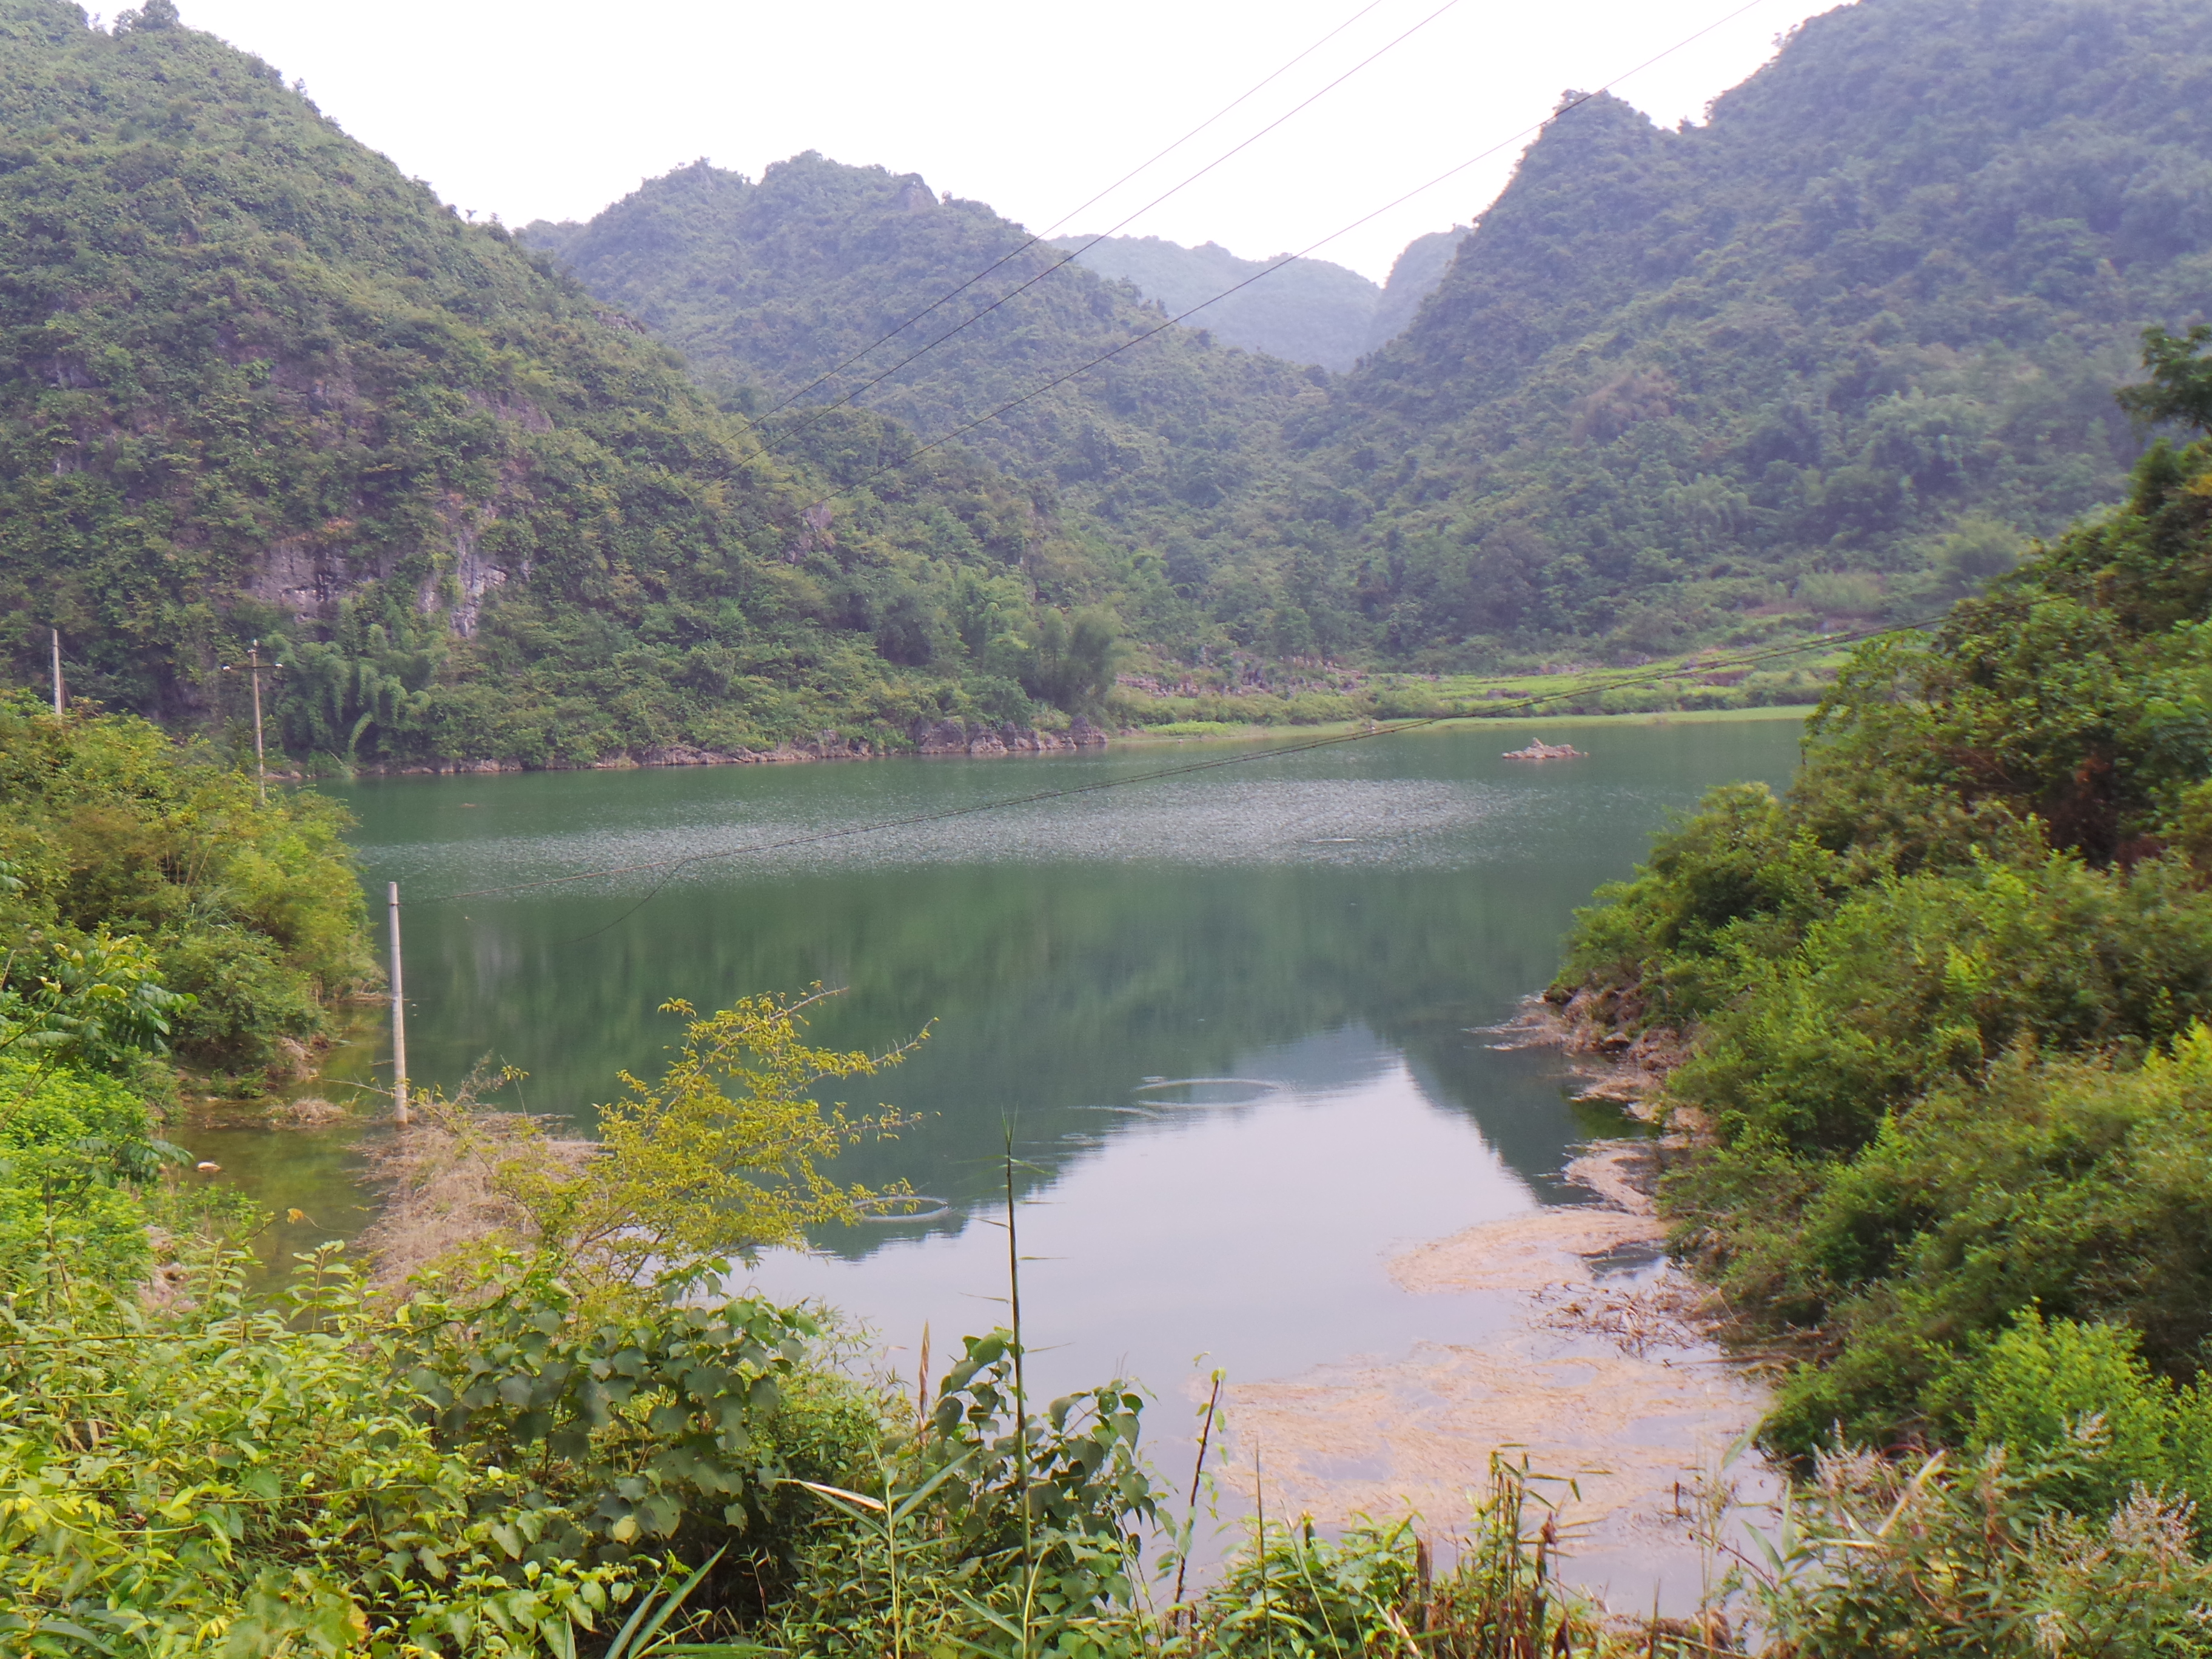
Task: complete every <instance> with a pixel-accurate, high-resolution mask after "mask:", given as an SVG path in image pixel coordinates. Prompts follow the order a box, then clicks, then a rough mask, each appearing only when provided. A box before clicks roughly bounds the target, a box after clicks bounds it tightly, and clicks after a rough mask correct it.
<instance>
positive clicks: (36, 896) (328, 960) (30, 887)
mask: <svg viewBox="0 0 2212 1659" xmlns="http://www.w3.org/2000/svg"><path fill="white" fill-rule="evenodd" d="M346 822H347V820H346V818H345V816H344V814H343V811H341V810H340V809H339V808H337V806H336V805H334V804H332V803H331V802H329V801H327V800H325V799H321V798H320V797H319V796H316V795H314V794H312V793H283V792H276V793H271V794H270V798H269V799H268V801H267V802H266V803H265V804H264V803H262V802H260V801H258V799H256V794H255V789H254V784H253V781H252V778H251V777H249V776H247V775H244V774H242V773H240V772H238V771H235V770H233V769H229V768H228V767H226V766H224V765H222V764H220V763H218V757H216V755H215V754H213V753H212V752H211V751H210V750H209V749H208V748H207V747H206V746H205V745H199V746H191V745H186V746H184V747H181V748H180V747H179V746H178V745H177V744H173V743H172V742H171V741H170V739H169V738H167V736H166V735H165V734H164V733H163V732H161V731H160V730H159V729H158V728H156V727H155V726H151V725H149V724H148V723H147V722H146V721H144V720H139V719H137V718H135V717H131V716H127V715H110V716H101V717H88V716H84V715H81V714H71V715H70V717H69V718H68V719H66V720H55V719H54V718H53V717H52V714H47V713H45V712H43V711H41V710H40V708H39V706H38V705H37V704H36V703H35V702H32V701H30V700H28V699H26V698H21V697H20V696H19V697H17V698H15V699H14V700H12V701H5V702H0V862H3V863H4V865H5V870H6V875H7V879H6V881H5V882H4V883H0V941H4V943H5V948H6V951H7V963H6V965H5V968H4V970H0V1020H4V1021H6V1022H7V1023H8V1024H10V1025H11V1026H12V1027H13V1028H14V1029H15V1031H16V1032H18V1033H19V1034H20V1040H19V1041H18V1042H17V1043H16V1046H17V1047H18V1048H30V1049H37V1050H39V1051H40V1052H41V1053H43V1054H46V1055H47V1056H49V1057H50V1058H66V1059H69V1060H71V1061H73V1062H76V1063H82V1064H84V1065H87V1066H92V1067H94V1068H113V1067H116V1066H125V1068H126V1069H127V1068H129V1066H130V1065H131V1062H130V1061H129V1060H128V1055H129V1054H131V1053H135V1052H137V1051H138V1050H141V1049H144V1048H158V1047H159V1046H160V1043H161V1040H162V1039H165V1038H166V1039H167V1041H168V1042H172V1043H173V1045H174V1047H175V1048H176V1050H177V1052H178V1053H179V1054H180V1055H181V1056H182V1057H183V1058H185V1060H189V1061H191V1063H192V1064H194V1065H197V1066H204V1067H208V1068H210V1069H213V1070H217V1071H223V1072H239V1073H247V1072H258V1071H260V1070H262V1069H263V1068H264V1067H266V1066H280V1067H283V1066H289V1065H291V1064H293V1063H294V1062H295V1061H296V1060H297V1059H298V1057H299V1056H300V1055H301V1054H302V1053H303V1052H304V1050H305V1048H306V1046H307V1045H309V1044H312V1043H313V1042H314V1040H315V1039H316V1037H317V1036H318V1035H319V1033H320V1032H321V1030H323V1024H324V1008H325V1005H326V1004H327V1003H328V1001H329V1000H331V999H332V998H333V997H337V996H339V995H343V994H346V993H347V992H349V991H350V990H352V989H353V988H355V987H357V986H359V985H360V984H362V982H363V981H365V980H367V979H368V978H369V977H371V976H373V975H374V971H375V970H374V965H373V964H372V963H371V962H370V961H369V960H368V957H367V956H366V954H365V951H364V946H363V943H362V933H361V928H362V897H361V890H360V886H359V884H358V883H357V882H356V879H355V876H354V869H353V856H352V854H351V852H350V851H349V849H348V848H347V847H346V845H345V843H344V842H343V839H342V838H341V832H342V831H343V829H344V827H345V824H346ZM101 985H106V986H107V987H109V991H108V992H107V993H101V992H99V991H98V990H96V989H95V988H94V987H99V986H101ZM125 987H128V988H125ZM180 997H181V998H182V999H184V1000H178V999H179V998H180ZM118 999H120V1000H118ZM62 1001H70V1002H71V1003H72V1004H73V1006H76V1008H77V1012H76V1014H74V1015H71V1014H67V1013H65V1012H64V1010H63V1009H62V1006H61V1002H62ZM86 1018H93V1019H94V1020H95V1021H96V1022H98V1024H97V1025H96V1026H94V1027H87V1026H85V1025H84V1024H82V1022H83V1020H84V1019H86ZM72 1019H74V1020H76V1021H77V1022H78V1024H76V1025H75V1026H71V1025H70V1024H69V1022H70V1020H72ZM149 1020H151V1021H153V1022H154V1023H153V1024H148V1023H147V1022H148V1021H149ZM109 1027H112V1029H106V1028H109ZM58 1045H59V1046H58Z"/></svg>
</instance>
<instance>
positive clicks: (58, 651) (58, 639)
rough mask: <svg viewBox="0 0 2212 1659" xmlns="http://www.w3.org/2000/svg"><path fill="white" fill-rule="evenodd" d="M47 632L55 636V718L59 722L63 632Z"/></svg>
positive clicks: (60, 713) (52, 630)
mask: <svg viewBox="0 0 2212 1659" xmlns="http://www.w3.org/2000/svg"><path fill="white" fill-rule="evenodd" d="M46 631H47V632H48V633H50V634H52V635H53V636H54V718H55V719H56V720H59V719H60V718H61V717H62V630H61V629H58V628H52V629H47V630H46Z"/></svg>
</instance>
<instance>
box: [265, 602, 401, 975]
mask: <svg viewBox="0 0 2212 1659" xmlns="http://www.w3.org/2000/svg"><path fill="white" fill-rule="evenodd" d="M246 660H247V661H249V662H251V663H252V665H253V788H254V793H256V794H258V796H260V798H261V804H262V805H264V806H266V805H269V763H268V762H267V760H266V759H264V757H263V756H262V753H261V641H258V640H256V641H254V642H253V648H252V650H251V651H250V652H248V653H246ZM392 902H393V903H394V904H395V905H396V904H397V903H398V900H397V899H395V900H393V901H392ZM398 926H399V912H398V910H397V909H394V910H393V911H392V927H393V928H394V929H395V930H396V929H397V928H398ZM398 937H399V935H398V933H397V932H396V931H395V932H394V933H393V934H392V938H393V939H395V940H396V939H398ZM398 955H399V947H398V945H397V944H394V945H393V946H392V957H393V959H394V960H395V961H396V960H397V959H398Z"/></svg>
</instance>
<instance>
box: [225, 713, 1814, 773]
mask: <svg viewBox="0 0 2212 1659" xmlns="http://www.w3.org/2000/svg"><path fill="white" fill-rule="evenodd" d="M1815 707H1817V705H1815V704H1813V703H1773V704H1767V705H1765V706H1762V707H1759V708H1696V709H1686V710H1678V711H1674V712H1669V711H1667V710H1656V711H1651V712H1648V713H1643V714H1488V713H1480V714H1441V715H1429V714H1411V715H1403V716H1397V717H1394V718H1393V719H1389V720H1323V721H1320V722H1317V723H1316V724H1313V725H1310V726H1294V725H1289V724H1284V725H1279V726H1256V725H1255V726H1230V727H1225V729H1223V730H1221V731H1218V732H1152V731H1151V730H1149V729H1147V728H1146V727H1144V726H1126V727H1123V728H1122V729H1121V730H1120V731H1116V732H1108V731H1106V730H1105V729H1104V728H1103V727H1098V726H1091V727H1090V728H1089V731H1088V732H1076V731H1075V729H1074V728H1071V729H1070V732H1067V733H1061V732H1049V731H1041V730H1031V729H1030V728H1027V727H1022V728H1017V729H1016V731H1015V733H1014V735H1013V736H1012V738H1008V737H1007V736H1006V734H1005V728H1002V727H996V726H992V727H985V726H980V725H979V726H978V727H977V730H976V732H975V734H973V735H969V736H967V737H966V738H965V739H964V741H963V742H962V743H960V744H954V743H952V742H951V741H949V740H945V739H940V740H939V742H937V743H935V744H921V745H918V746H916V747H915V748H911V749H887V748H882V747H878V746H877V745H876V744H872V743H871V742H869V741H868V740H867V739H866V738H836V734H835V733H828V734H825V735H824V737H823V738H817V740H815V741H814V742H812V743H811V744H809V743H781V744H777V745H776V746H775V748H773V749H757V750H731V751H724V750H702V749H691V748H688V747H685V746H683V745H676V746H673V747H671V748H668V749H665V750H647V751H646V753H645V754H644V755H643V756H642V757H641V756H636V755H629V754H625V755H622V756H618V757H612V758H610V759H605V760H597V761H591V762H587V763H580V764H577V765H552V766H525V765H524V764H523V763H521V762H520V761H494V760H457V761H425V762H422V763H409V764H404V765H398V764H385V763H374V764H365V765H361V766H356V767H355V768H353V769H351V770H350V771H331V772H308V771H304V770H295V769H286V770H283V771H279V770H277V769H274V768H271V769H270V773H269V781H270V782H272V783H287V784H309V783H317V782H327V781H333V780H335V781H339V782H353V781H361V780H366V779H369V778H423V777H428V778H478V777H487V776H497V775H504V774H509V773H512V774H518V775H519V774H522V773H526V772H635V771H647V770H654V769H663V768H678V767H692V766H785V765H797V764H804V763H812V762H819V761H883V760H958V759H967V760H1028V759H1035V758H1039V757H1042V756H1046V755H1071V754H1098V753H1103V752H1104V751H1105V750H1108V749H1109V748H1111V749H1158V748H1172V747H1176V746H1180V745H1182V744H1253V743H1266V742H1269V741H1273V740H1282V741H1285V742H1289V741H1292V740H1295V741H1297V742H1309V743H1310V742H1314V741H1316V740H1321V739H1327V738H1349V737H1353V736H1356V735H1364V733H1366V732H1370V731H1372V732H1374V733H1375V734H1376V736H1378V737H1381V736H1393V735H1397V736H1407V737H1412V736H1416V735H1425V734H1432V733H1435V732H1443V731H1448V730H1455V729H1458V728H1461V727H1464V726H1473V725H1476V724H1486V725H1492V726H1501V727H1506V726H1512V727H1519V726H1530V727H1539V728H1542V729H1544V730H1567V729H1572V728H1576V727H1591V726H1595V727H1607V726H1613V727H1621V726H1713V725H1722V724H1733V723H1735V722H1739V721H1745V720H1798V721H1801V722H1802V720H1805V719H1807V718H1808V716H1810V714H1812V712H1813V710H1814V708H1815ZM1407 720H1417V721H1421V722H1424V723H1423V724H1421V725H1419V726H1404V725H1403V724H1402V723H1403V722H1404V721H1407ZM957 724H958V723H957V722H953V721H947V722H942V723H940V726H939V731H940V732H941V731H942V730H943V727H944V726H951V725H957ZM1086 724H1087V723H1086ZM932 735H935V734H934V733H933V734H932ZM830 738H836V741H835V742H831V741H829V739H830Z"/></svg>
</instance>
